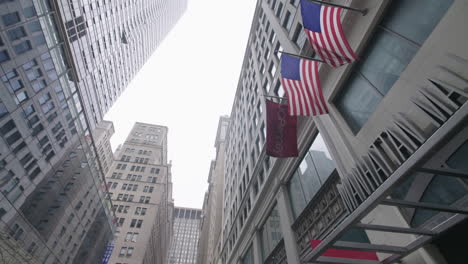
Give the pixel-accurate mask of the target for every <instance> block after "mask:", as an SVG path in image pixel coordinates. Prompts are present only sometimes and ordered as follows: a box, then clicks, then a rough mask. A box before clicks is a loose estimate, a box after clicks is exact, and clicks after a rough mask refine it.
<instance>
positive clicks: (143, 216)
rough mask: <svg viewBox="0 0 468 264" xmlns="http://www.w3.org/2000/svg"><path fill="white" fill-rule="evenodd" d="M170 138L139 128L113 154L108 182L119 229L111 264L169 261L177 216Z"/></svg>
mask: <svg viewBox="0 0 468 264" xmlns="http://www.w3.org/2000/svg"><path fill="white" fill-rule="evenodd" d="M167 133H168V129H167V127H164V126H158V125H152V124H145V123H139V122H137V123H135V125H134V126H133V128H132V130H131V131H130V134H129V135H128V137H127V139H126V140H125V142H124V144H123V145H121V146H120V147H119V149H118V150H117V151H116V153H115V158H116V161H115V162H114V163H113V166H112V168H111V169H110V170H109V173H108V174H107V179H106V182H107V187H108V190H109V195H110V197H111V199H112V204H113V209H114V211H115V214H116V219H115V222H116V224H117V230H116V235H115V239H114V243H115V248H114V251H113V252H112V256H111V258H110V260H109V263H111V264H117V263H128V264H137V263H138V264H146V263H148V264H149V263H151V264H157V263H161V264H163V263H166V261H167V257H168V251H169V246H168V245H169V244H170V241H171V234H172V210H173V205H172V180H171V165H170V164H168V162H167Z"/></svg>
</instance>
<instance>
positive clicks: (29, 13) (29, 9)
mask: <svg viewBox="0 0 468 264" xmlns="http://www.w3.org/2000/svg"><path fill="white" fill-rule="evenodd" d="M23 14H24V16H25V17H27V18H30V17H33V16H35V15H36V9H34V6H30V7H26V8H25V9H23Z"/></svg>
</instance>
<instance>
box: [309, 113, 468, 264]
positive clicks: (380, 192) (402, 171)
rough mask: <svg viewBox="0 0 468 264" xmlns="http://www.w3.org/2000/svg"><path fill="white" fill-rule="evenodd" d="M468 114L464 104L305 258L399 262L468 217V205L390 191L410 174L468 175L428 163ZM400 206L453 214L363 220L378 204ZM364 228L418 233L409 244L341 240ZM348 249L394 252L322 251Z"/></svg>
mask: <svg viewBox="0 0 468 264" xmlns="http://www.w3.org/2000/svg"><path fill="white" fill-rule="evenodd" d="M467 117H468V104H464V105H462V106H461V107H460V108H459V110H458V111H456V112H455V113H454V114H453V116H452V117H451V118H450V119H448V120H447V121H446V122H445V123H444V124H443V125H442V126H440V127H439V129H438V130H437V131H436V132H435V133H434V134H433V135H432V136H431V137H430V138H429V139H428V140H427V141H426V142H425V143H424V144H423V145H422V146H421V147H420V148H419V149H418V150H417V151H416V152H415V153H414V154H413V155H412V156H411V157H409V158H408V159H407V160H406V161H405V162H404V163H403V164H401V166H400V167H399V168H398V169H396V170H395V171H394V172H393V174H392V175H391V176H390V177H389V178H388V179H387V180H386V181H385V182H384V183H382V185H381V186H380V187H378V188H377V190H376V191H375V192H374V193H372V194H371V195H370V196H369V198H368V199H366V200H365V201H364V202H363V203H362V204H360V205H359V206H358V207H357V209H356V210H354V211H353V212H351V214H349V215H348V216H347V217H346V218H345V219H344V220H343V221H342V222H341V223H340V224H339V225H338V226H337V227H336V228H335V229H334V230H333V231H331V232H330V233H329V234H328V235H327V236H326V237H325V238H324V239H323V241H322V242H321V243H320V244H319V245H318V246H317V247H316V248H315V249H313V250H311V251H309V252H308V253H307V254H306V255H305V262H306V263H309V262H313V263H335V264H391V263H396V262H397V261H399V260H401V259H402V258H403V257H405V256H407V255H408V254H410V253H412V252H414V251H415V250H417V249H419V248H421V247H422V246H424V245H425V244H427V243H429V242H430V241H431V240H433V239H434V238H435V237H437V236H438V235H439V234H441V233H442V232H444V231H447V230H448V229H450V228H451V227H453V226H455V225H456V224H458V223H460V222H461V221H463V220H465V219H467V218H468V209H467V208H463V207H460V206H447V205H440V204H433V203H425V202H414V201H406V200H397V199H390V198H389V195H390V193H391V192H392V191H393V190H394V189H395V188H396V187H398V186H400V184H401V183H402V181H403V180H404V179H406V178H407V177H408V176H410V175H412V174H414V173H419V174H424V173H425V174H432V175H434V174H436V175H440V176H446V177H457V178H462V179H467V178H468V175H467V174H464V173H462V172H453V171H449V170H445V169H443V170H442V169H429V168H426V166H424V162H426V161H427V160H428V159H429V158H431V155H433V154H434V153H435V151H436V150H438V149H439V148H441V147H442V146H443V145H444V144H445V143H446V142H447V141H448V138H449V137H450V136H451V134H452V133H453V132H454V131H459V130H458V128H459V126H460V125H462V124H464V123H465V124H466V121H467ZM381 205H385V206H396V207H407V208H408V207H409V208H420V209H428V210H433V211H437V212H440V213H448V214H451V216H450V217H449V218H448V219H446V220H445V221H444V222H442V223H440V224H438V225H437V226H435V227H433V228H411V227H395V226H387V225H374V224H364V223H361V220H363V218H365V217H366V216H367V215H368V214H369V213H370V212H371V211H372V210H374V209H375V208H376V207H377V206H381ZM356 227H357V228H362V229H364V230H373V231H382V232H390V233H399V234H412V235H415V236H416V239H414V240H413V241H412V242H411V243H409V244H408V245H405V246H393V245H386V244H367V243H355V242H344V241H338V240H339V238H340V237H341V236H342V235H343V234H345V233H346V232H347V231H348V230H350V229H351V228H356ZM330 248H338V249H348V250H362V251H371V252H381V253H388V254H390V256H389V257H387V258H386V259H384V260H382V261H375V260H361V259H347V258H336V257H325V256H322V254H323V253H324V252H325V251H326V250H328V249H330Z"/></svg>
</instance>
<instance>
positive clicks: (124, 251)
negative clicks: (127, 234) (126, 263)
mask: <svg viewBox="0 0 468 264" xmlns="http://www.w3.org/2000/svg"><path fill="white" fill-rule="evenodd" d="M126 254H127V247H122V248H121V249H120V252H119V257H124V256H125V255H126Z"/></svg>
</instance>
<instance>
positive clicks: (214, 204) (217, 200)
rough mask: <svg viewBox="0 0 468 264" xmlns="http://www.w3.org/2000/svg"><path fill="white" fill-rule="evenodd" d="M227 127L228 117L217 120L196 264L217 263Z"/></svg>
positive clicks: (219, 246) (219, 245) (219, 244)
mask: <svg viewBox="0 0 468 264" xmlns="http://www.w3.org/2000/svg"><path fill="white" fill-rule="evenodd" d="M228 125H229V117H228V116H222V117H220V118H219V122H218V131H217V133H216V140H215V148H216V158H215V160H213V161H212V162H211V166H210V172H209V175H208V190H207V191H206V193H205V199H204V202H203V217H202V220H201V223H200V239H199V242H198V255H197V264H203V263H207V264H211V263H216V262H217V256H218V255H219V251H220V249H221V242H222V241H221V223H222V217H223V215H222V212H223V186H224V152H225V149H224V144H225V139H226V132H227V128H228Z"/></svg>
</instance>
